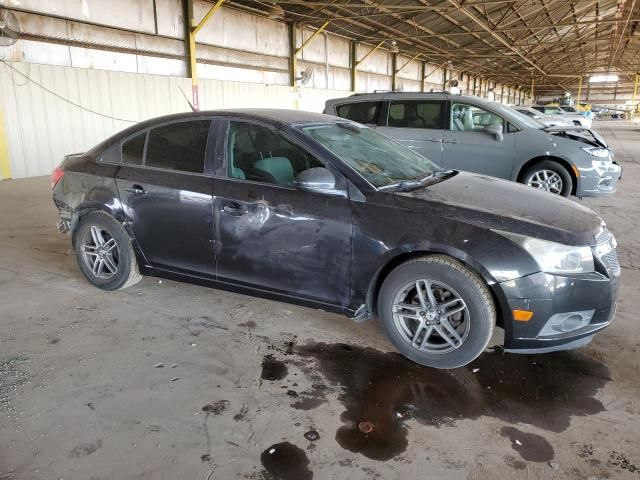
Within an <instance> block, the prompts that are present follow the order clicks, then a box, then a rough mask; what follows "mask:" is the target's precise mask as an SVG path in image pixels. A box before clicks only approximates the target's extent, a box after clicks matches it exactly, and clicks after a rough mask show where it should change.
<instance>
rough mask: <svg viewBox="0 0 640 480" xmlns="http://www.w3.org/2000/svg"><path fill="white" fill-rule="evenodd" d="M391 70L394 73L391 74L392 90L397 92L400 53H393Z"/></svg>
mask: <svg viewBox="0 0 640 480" xmlns="http://www.w3.org/2000/svg"><path fill="white" fill-rule="evenodd" d="M391 71H392V72H393V74H392V75H391V91H392V92H395V91H396V88H397V87H398V54H397V53H392V54H391Z"/></svg>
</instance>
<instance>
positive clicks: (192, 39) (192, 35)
mask: <svg viewBox="0 0 640 480" xmlns="http://www.w3.org/2000/svg"><path fill="white" fill-rule="evenodd" d="M224 1H225V0H218V1H217V2H216V3H215V5H214V6H213V7H211V8H210V9H209V11H208V12H207V13H206V15H205V16H204V17H203V18H202V20H200V22H199V23H197V24H196V23H195V20H194V18H193V0H187V5H186V12H185V13H187V14H188V15H189V16H188V17H187V18H188V22H185V23H187V25H188V27H189V36H188V37H189V38H188V42H189V49H188V51H189V76H190V77H191V95H192V99H193V101H192V107H193V109H194V110H196V111H198V110H200V98H199V94H198V62H197V57H196V34H197V33H198V32H199V31H200V29H201V28H202V27H204V25H205V24H206V23H207V22H208V21H209V19H211V17H213V15H214V14H215V13H216V12H217V11H218V9H219V8H220V7H221V6H222V4H223V3H224Z"/></svg>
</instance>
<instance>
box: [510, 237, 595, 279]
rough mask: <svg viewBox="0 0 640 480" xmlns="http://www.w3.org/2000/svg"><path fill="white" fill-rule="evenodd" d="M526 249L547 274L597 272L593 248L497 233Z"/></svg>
mask: <svg viewBox="0 0 640 480" xmlns="http://www.w3.org/2000/svg"><path fill="white" fill-rule="evenodd" d="M497 233H500V234H501V235H504V236H505V237H507V238H508V239H510V240H512V241H514V242H516V243H517V244H518V245H520V246H521V247H522V248H524V249H525V250H526V251H527V252H529V255H531V256H532V257H533V258H534V260H535V261H536V262H537V263H538V265H539V266H540V270H542V271H543V272H545V273H559V274H575V273H589V272H593V271H595V265H594V263H593V253H592V251H591V247H570V246H569V245H563V244H561V243H555V242H548V241H546V240H540V239H538V238H532V237H526V236H524V235H518V234H515V233H507V232H497Z"/></svg>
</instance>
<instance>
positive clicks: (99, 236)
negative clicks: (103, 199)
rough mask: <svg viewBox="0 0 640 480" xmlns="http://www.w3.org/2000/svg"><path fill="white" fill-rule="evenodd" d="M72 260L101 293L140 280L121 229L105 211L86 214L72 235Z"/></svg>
mask: <svg viewBox="0 0 640 480" xmlns="http://www.w3.org/2000/svg"><path fill="white" fill-rule="evenodd" d="M73 247H74V250H75V254H76V261H77V262H78V266H79V267H80V270H81V271H82V273H83V274H84V276H85V277H86V278H87V280H89V282H90V283H91V284H93V285H94V286H96V287H98V288H101V289H103V290H120V289H123V288H127V287H130V286H132V285H135V284H136V283H138V282H139V281H140V280H141V279H142V275H141V274H140V271H139V270H138V263H137V261H136V256H135V253H134V251H133V247H132V245H131V238H130V237H129V234H128V233H127V232H126V230H125V229H124V227H123V226H122V225H121V224H120V222H118V221H117V220H116V219H115V218H113V217H112V216H111V215H109V214H108V213H106V212H102V211H95V212H91V213H88V214H87V215H85V216H84V217H82V219H81V220H80V224H79V225H78V227H77V228H76V229H75V231H74V232H73Z"/></svg>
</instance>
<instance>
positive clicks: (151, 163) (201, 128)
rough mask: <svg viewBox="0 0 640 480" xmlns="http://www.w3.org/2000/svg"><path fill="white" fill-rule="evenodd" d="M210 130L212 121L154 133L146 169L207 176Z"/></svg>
mask: <svg viewBox="0 0 640 480" xmlns="http://www.w3.org/2000/svg"><path fill="white" fill-rule="evenodd" d="M210 126H211V121H210V120H190V121H187V122H179V123H172V124H169V125H164V126H162V127H156V128H153V129H151V130H150V131H149V141H148V145H147V153H146V156H145V161H144V164H145V166H147V167H155V168H164V169H167V170H177V171H181V172H190V173H203V172H204V162H205V154H206V150H207V140H208V138H209V127H210Z"/></svg>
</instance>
